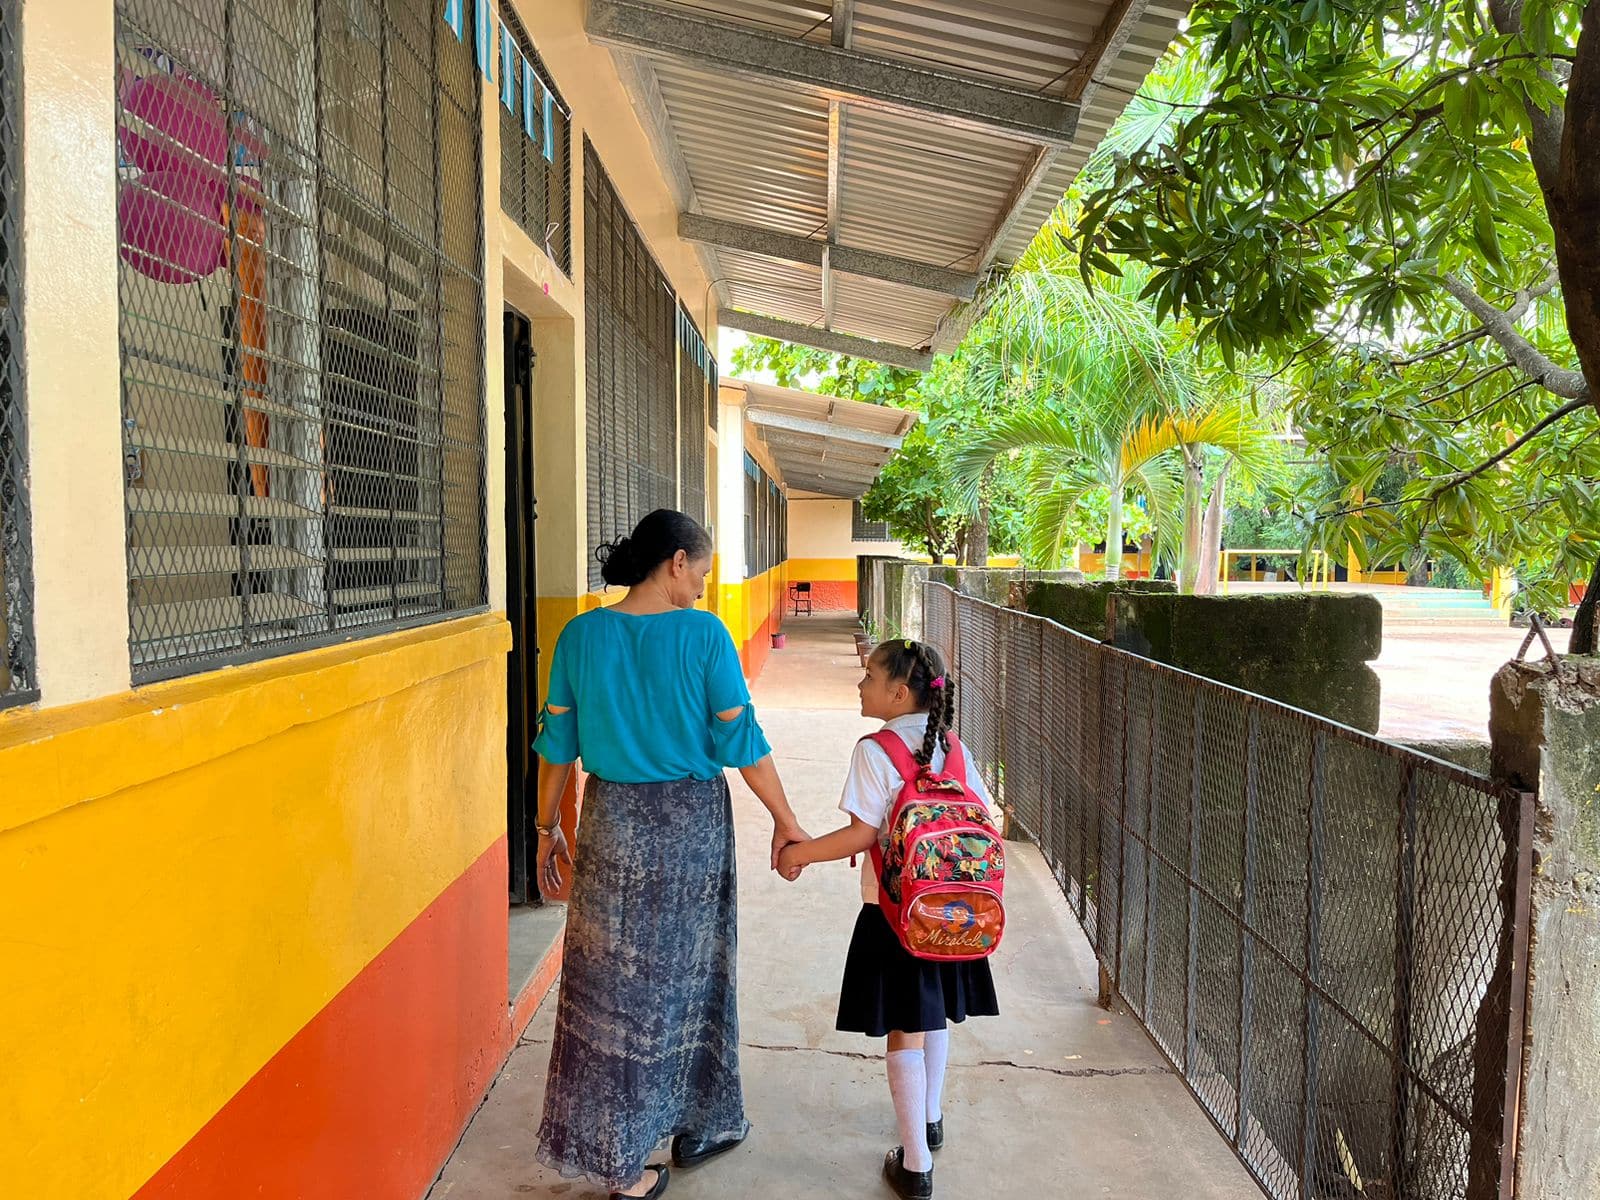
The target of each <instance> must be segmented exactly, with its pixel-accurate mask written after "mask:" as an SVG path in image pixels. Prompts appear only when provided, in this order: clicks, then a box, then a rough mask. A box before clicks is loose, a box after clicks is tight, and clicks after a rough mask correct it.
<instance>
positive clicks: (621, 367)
mask: <svg viewBox="0 0 1600 1200" xmlns="http://www.w3.org/2000/svg"><path fill="white" fill-rule="evenodd" d="M583 163H584V167H583V204H584V235H583V236H584V253H585V267H584V274H585V278H584V281H583V296H584V313H585V324H586V327H587V329H586V334H585V336H586V338H587V344H586V346H585V355H586V363H587V372H586V375H587V384H586V389H587V390H586V397H585V400H586V406H587V425H588V441H589V449H588V477H589V497H588V515H589V542H590V544H591V545H593V546H598V545H600V544H601V543H602V542H609V541H613V540H615V539H616V538H619V537H622V536H625V535H626V534H629V533H631V532H633V527H634V525H635V524H637V523H638V521H639V519H640V518H641V517H643V516H645V515H646V514H647V513H649V512H651V511H653V510H655V509H658V508H676V507H677V504H678V369H677V355H676V340H677V335H676V314H677V311H678V303H677V298H676V297H675V296H674V295H673V292H672V289H671V287H670V286H669V285H668V283H667V279H666V276H665V275H664V274H662V272H661V268H660V267H659V266H658V265H657V264H656V261H655V259H654V258H653V257H651V254H650V251H649V250H648V249H647V248H646V246H645V244H644V239H643V238H642V237H641V236H640V234H639V230H638V228H637V226H635V225H634V223H633V220H632V219H631V218H630V217H629V216H628V213H627V210H626V209H625V208H624V207H623V205H622V201H621V200H620V199H619V198H618V196H617V193H616V189H615V188H613V187H612V185H611V179H610V177H609V176H608V175H607V174H606V172H605V168H603V167H602V166H601V165H600V158H599V156H598V155H597V154H596V153H595V151H594V147H593V146H592V145H591V144H590V143H589V142H588V140H587V139H585V141H584V144H583ZM604 582H605V581H604V580H603V579H602V578H601V577H600V563H599V560H598V559H591V560H590V564H589V586H590V587H592V588H599V587H601V586H603V584H604Z"/></svg>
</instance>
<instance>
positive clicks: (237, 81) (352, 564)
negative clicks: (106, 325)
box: [116, 0, 486, 681]
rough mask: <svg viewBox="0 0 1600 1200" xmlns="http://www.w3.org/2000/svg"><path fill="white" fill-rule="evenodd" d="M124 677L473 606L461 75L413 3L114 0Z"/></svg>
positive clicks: (471, 285) (468, 98) (473, 458)
mask: <svg viewBox="0 0 1600 1200" xmlns="http://www.w3.org/2000/svg"><path fill="white" fill-rule="evenodd" d="M116 96H117V105H118V109H117V117H118V127H119V175H120V179H119V201H118V237H119V241H120V257H121V264H120V301H121V303H120V308H121V349H122V363H123V368H122V371H123V375H122V398H123V424H124V430H125V434H124V436H125V441H126V445H125V449H126V471H127V484H128V490H127V509H128V567H129V580H130V585H129V586H130V591H129V603H130V615H131V622H132V635H131V641H132V657H133V671H134V678H135V679H136V680H138V681H144V680H149V679H156V678H163V677H168V676H172V675H179V674H184V673H187V672H190V671H194V670H198V669H202V668H204V667H211V666H216V665H220V664H222V663H226V662H234V661H243V660H246V659H249V658H256V657H262V656H264V655H268V654H279V653H285V652H288V651H291V650H296V649H302V648H305V647H307V646H312V645H318V644H323V643H325V642H328V641H332V640H337V639H339V638H341V637H349V636H355V635H356V634H357V633H358V631H359V632H362V633H370V632H375V631H377V630H380V629H386V628H395V627H398V626H401V625H405V624H412V623H417V622H419V621H423V620H428V619H435V618H437V617H438V616H439V615H441V614H446V613H452V612H459V611H463V610H468V609H473V608H476V607H479V606H481V605H482V604H483V603H484V601H485V597H486V586H485V544H484V526H485V516H484V414H483V389H484V314H483V304H484V298H483V241H482V230H481V215H480V208H479V203H478V196H479V194H480V191H481V187H482V161H481V160H482V140H481V138H480V136H479V128H480V127H479V122H480V120H481V113H480V107H479V96H480V85H479V77H478V74H477V71H476V69H475V66H474V64H473V61H472V50H471V47H470V45H468V44H463V43H462V42H459V41H457V40H456V38H455V37H454V35H452V34H451V33H450V31H449V29H448V27H447V26H446V25H445V24H444V23H443V22H442V21H441V20H440V18H439V13H438V11H437V6H436V5H435V4H434V3H433V2H432V0H349V2H347V3H339V4H317V3H315V2H314V0H270V2H262V3H249V4H246V3H240V2H238V0H119V2H118V4H117V76H116Z"/></svg>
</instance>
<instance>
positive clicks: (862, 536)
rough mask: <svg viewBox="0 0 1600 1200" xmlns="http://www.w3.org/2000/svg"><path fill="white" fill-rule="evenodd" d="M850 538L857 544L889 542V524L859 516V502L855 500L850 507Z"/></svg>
mask: <svg viewBox="0 0 1600 1200" xmlns="http://www.w3.org/2000/svg"><path fill="white" fill-rule="evenodd" d="M850 537H851V539H852V540H854V541H857V542H887V541H889V540H891V539H890V537H889V523H888V522H887V521H869V520H867V519H866V517H864V516H862V515H861V501H859V500H857V501H856V502H855V503H854V504H852V505H851V506H850Z"/></svg>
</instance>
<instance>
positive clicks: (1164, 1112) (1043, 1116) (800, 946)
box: [430, 616, 1260, 1200]
mask: <svg viewBox="0 0 1600 1200" xmlns="http://www.w3.org/2000/svg"><path fill="white" fill-rule="evenodd" d="M850 625H851V618H849V617H847V616H829V617H816V618H796V619H791V620H789V621H788V622H787V623H786V625H785V631H786V632H787V634H788V647H787V648H786V649H784V650H782V651H777V652H775V653H774V654H773V655H772V658H771V659H770V660H769V662H768V665H767V668H766V670H765V672H764V673H763V674H762V676H761V678H760V680H759V681H758V682H757V683H756V686H755V689H754V691H755V699H756V704H757V707H758V709H759V710H760V712H761V715H762V721H763V724H764V725H765V727H766V729H767V732H768V735H769V736H770V738H771V740H772V742H773V745H774V747H775V748H776V751H777V755H778V760H779V767H780V770H781V772H782V774H783V778H784V781H785V784H786V785H787V787H788V789H789V793H790V797H791V799H792V800H793V802H794V806H795V809H796V811H797V812H798V813H799V814H800V816H801V818H802V819H803V820H805V821H806V822H808V825H807V828H809V829H810V830H811V831H812V832H815V833H820V832H825V831H826V830H828V829H830V828H832V827H833V826H834V824H835V822H836V820H837V816H838V814H837V812H836V811H835V807H834V806H835V804H836V802H837V798H838V790H839V785H840V783H841V781H842V780H843V777H844V771H845V765H846V763H847V761H848V758H849V752H850V748H851V746H852V744H853V743H854V741H855V740H856V739H857V738H858V737H860V736H861V735H862V734H863V733H866V732H869V731H870V729H871V727H872V726H871V723H870V722H868V721H865V720H863V719H862V718H861V717H860V716H858V715H857V713H856V698H855V691H854V687H855V682H856V680H857V678H858V677H859V667H858V664H857V662H856V659H855V656H854V653H853V649H852V646H851V641H850ZM733 778H734V780H735V789H736V793H735V807H736V810H737V812H738V817H739V859H740V861H739V867H740V872H741V893H740V900H741V912H740V918H741V919H740V964H739V967H740V999H741V1010H740V1011H741V1022H742V1026H743V1028H742V1040H743V1045H744V1053H743V1063H744V1082H745V1091H746V1101H747V1104H748V1106H749V1113H750V1119H751V1122H752V1124H753V1125H754V1132H753V1133H752V1135H751V1137H750V1139H749V1141H748V1142H747V1143H746V1144H745V1145H744V1146H742V1147H741V1148H740V1149H739V1150H737V1151H735V1152H734V1153H733V1154H731V1155H729V1156H728V1158H726V1159H724V1160H722V1161H721V1162H719V1163H716V1164H714V1165H708V1166H706V1167H703V1168H700V1169H698V1170H694V1171H683V1172H675V1173H674V1176H673V1181H672V1185H671V1191H670V1194H671V1195H673V1196H675V1197H680V1198H689V1197H702V1198H711V1197H717V1198H723V1197H728V1198H732V1197H750V1196H763V1195H771V1196H775V1197H776V1196H784V1197H795V1196H798V1197H824V1196H828V1197H832V1196H843V1195H858V1194H859V1195H876V1194H878V1193H879V1192H880V1191H881V1190H882V1189H883V1185H882V1183H881V1182H880V1181H879V1180H878V1179H877V1170H878V1164H879V1163H880V1162H881V1160H882V1155H883V1151H884V1150H885V1149H886V1148H887V1147H888V1146H889V1145H891V1144H892V1143H893V1141H894V1137H895V1132H894V1129H895V1126H894V1115H893V1111H892V1109H891V1108H890V1106H889V1098H888V1092H887V1088H886V1087H885V1085H884V1082H883V1065H882V1060H881V1046H879V1045H878V1044H876V1043H869V1042H867V1041H866V1040H865V1039H862V1038H859V1037H856V1036H854V1035H846V1034H840V1033H836V1032H835V1031H834V1029H833V1017H834V1005H835V1003H836V1000H837V983H838V977H839V970H840V967H841V966H842V963H843V959H844V950H845V946H846V944H847V942H848V940H849V932H850V926H851V922H852V921H853V919H854V914H855V910H856V906H857V905H858V903H859V901H858V900H857V899H856V897H857V891H856V887H855V880H854V875H853V873H852V872H851V871H850V869H849V868H848V867H847V866H846V865H845V864H842V863H832V864H825V865H822V866H818V867H813V868H812V869H811V870H809V871H808V872H807V873H806V875H804V876H803V877H802V878H801V879H800V881H799V882H798V883H796V884H794V885H788V884H785V883H784V882H783V881H782V880H780V879H779V878H777V876H775V875H773V874H771V873H770V872H769V871H767V870H766V862H765V844H766V838H767V827H766V820H765V817H764V814H762V812H761V810H760V807H759V806H758V805H757V804H756V803H755V801H754V799H753V798H752V797H751V796H750V795H749V793H748V792H745V791H744V789H743V786H742V784H740V783H739V782H738V781H737V777H736V776H734V777H733ZM1012 849H1013V857H1012V870H1011V873H1010V879H1009V888H1008V893H1007V900H1008V909H1009V912H1010V915H1011V921H1012V926H1011V932H1010V933H1009V935H1008V938H1007V941H1006V944H1005V945H1004V946H1003V947H1002V949H1001V951H1000V953H999V955H998V958H997V960H996V964H995V966H996V978H997V981H998V984H999V988H1000V997H1001V1007H1002V1011H1003V1013H1004V1015H1003V1016H1002V1017H1001V1018H999V1019H998V1020H975V1021H971V1022H968V1023H967V1024H966V1025H965V1026H963V1027H961V1028H960V1029H959V1030H958V1032H957V1033H956V1035H955V1036H954V1037H953V1038H952V1050H951V1067H950V1082H949V1084H948V1087H947V1092H946V1118H945V1119H946V1124H947V1126H948V1128H949V1130H950V1134H949V1137H950V1141H949V1144H948V1146H947V1148H946V1149H945V1150H943V1151H942V1152H941V1154H940V1156H939V1160H938V1164H937V1169H936V1170H937V1173H936V1180H937V1187H938V1193H937V1194H939V1195H941V1196H945V1197H956V1196H964V1195H974V1196H976V1195H1005V1196H1023V1195H1054V1194H1067V1195H1072V1196H1083V1197H1089V1196H1094V1197H1120V1198H1125V1200H1155V1198H1158V1197H1167V1196H1173V1195H1185V1196H1189V1197H1193V1198H1195V1200H1250V1198H1254V1197H1259V1196H1260V1192H1259V1190H1258V1189H1257V1188H1256V1186H1255V1184H1254V1183H1253V1182H1251V1180H1250V1179H1249V1177H1248V1176H1247V1175H1246V1174H1245V1172H1244V1170H1243V1168H1242V1167H1241V1166H1240V1165H1239V1163H1238V1162H1237V1160H1236V1159H1235V1158H1234V1156H1233V1154H1232V1153H1231V1152H1230V1151H1229V1149H1228V1147H1227V1145H1226V1143H1225V1142H1224V1141H1223V1140H1222V1139H1221V1138H1220V1137H1219V1136H1218V1135H1217V1134H1216V1132H1215V1131H1214V1130H1213V1128H1212V1127H1211V1125H1210V1123H1209V1122H1208V1121H1207V1119H1206V1118H1205V1116H1204V1115H1203V1114H1202V1112H1201V1111H1200V1109H1199V1108H1198V1106H1196V1104H1195V1103H1194V1101H1193V1100H1192V1099H1191V1097H1190V1095H1189V1093H1188V1092H1187V1091H1186V1090H1185V1088H1184V1085H1183V1083H1182V1081H1181V1080H1180V1079H1179V1078H1178V1077H1177V1076H1176V1075H1174V1074H1173V1073H1172V1072H1171V1070H1170V1069H1169V1068H1168V1067H1167V1065H1166V1064H1165V1063H1164V1062H1163V1061H1162V1060H1161V1058H1160V1057H1159V1056H1158V1055H1157V1053H1156V1051H1155V1050H1154V1048H1153V1047H1152V1046H1151V1045H1150V1043H1149V1041H1148V1040H1147V1039H1146V1037H1145V1035H1144V1034H1143V1032H1141V1030H1140V1029H1139V1027H1138V1025H1137V1024H1136V1023H1135V1022H1134V1021H1133V1020H1132V1019H1131V1018H1128V1017H1126V1016H1123V1015H1121V1014H1117V1013H1108V1012H1105V1011H1104V1010H1102V1009H1101V1008H1099V1007H1098V1005H1097V1004H1096V999H1095V998H1096V971H1095V962H1094V958H1093V956H1092V954H1091V953H1090V950H1089V948H1088V946H1087V944H1086V943H1085V941H1084V938H1083V935H1082V931H1081V930H1080V928H1079V927H1078V925H1077V923H1076V921H1075V920H1074V919H1073V917H1072V914H1071V913H1070V911H1069V910H1068V908H1067V906H1066V904H1065V902H1064V901H1063V900H1062V898H1061V895H1060V892H1059V890H1058V889H1057V887H1056V884H1055V882H1054V880H1053V879H1052V878H1051V876H1050V873H1049V870H1048V869H1047V868H1046V866H1045V863H1044V860H1043V859H1042V858H1041V856H1040V855H1039V852H1038V851H1037V850H1036V849H1035V848H1034V847H1033V846H1031V845H1026V844H1023V843H1014V844H1013V847H1012ZM554 1010H555V993H554V992H552V993H551V995H550V997H549V998H548V999H547V1000H546V1002H545V1004H544V1006H543V1007H542V1008H541V1009H540V1011H539V1012H538V1014H537V1016H535V1018H534V1020H533V1022H532V1023H531V1024H530V1025H529V1027H528V1029H527V1030H526V1032H525V1033H524V1034H523V1036H522V1039H521V1041H520V1043H519V1045H518V1047H517V1049H516V1050H515V1052H514V1053H513V1054H512V1056H511V1058H510V1060H509V1062H508V1063H507V1064H506V1066H505V1069H504V1070H503V1071H502V1072H501V1074H500V1076H499V1078H498V1080H497V1081H496V1082H495V1084H494V1086H493V1088H492V1089H491V1091H490V1093H489V1096H488V1099H487V1100H486V1101H485V1103H484V1105H483V1107H482V1108H481V1109H480V1110H479V1112H478V1114H477V1116H476V1118H475V1119H474V1121H473V1122H472V1125H471V1126H470V1128H469V1129H468V1130H467V1133H466V1136H465V1138H464V1139H463V1141H462V1143H461V1145H460V1146H459V1147H458V1149H457V1151H456V1153H455V1154H454V1156H453V1157H452V1158H451V1159H450V1161H449V1163H448V1164H447V1165H446V1167H445V1169H444V1172H443V1174H442V1175H441V1177H440V1179H439V1182H438V1183H437V1184H436V1185H435V1186H434V1188H433V1191H432V1192H431V1194H430V1196H431V1200H447V1198H448V1200H500V1198H501V1197H505V1198H511V1197H523V1196H532V1197H555V1196H579V1195H583V1196H587V1195H591V1194H593V1195H599V1193H598V1192H594V1191H593V1189H588V1188H587V1187H586V1185H583V1184H579V1183H573V1182H570V1181H563V1180H561V1179H559V1178H557V1177H556V1176H555V1175H554V1174H553V1173H552V1172H550V1171H548V1170H546V1169H545V1168H543V1167H541V1166H540V1165H539V1164H538V1163H537V1162H536V1161H535V1159H534V1132H535V1127H536V1125H537V1121H538V1114H539V1108H540V1103H541V1100H542V1096H543V1092H544V1081H545V1065H546V1060H547V1058H548V1056H549V1039H550V1034H551V1029H552V1026H553V1022H554ZM980 1139H981V1141H980ZM663 1157H664V1156H663ZM884 1194H887V1192H886V1191H885V1192H884Z"/></svg>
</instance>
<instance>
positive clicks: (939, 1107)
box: [922, 1027, 950, 1121]
mask: <svg viewBox="0 0 1600 1200" xmlns="http://www.w3.org/2000/svg"><path fill="white" fill-rule="evenodd" d="M922 1056H923V1059H924V1062H925V1065H926V1069H927V1073H928V1120H929V1121H937V1120H939V1119H940V1118H941V1117H943V1116H944V1069H945V1065H946V1064H947V1063H948V1062H949V1061H950V1030H949V1028H948V1027H946V1028H944V1029H935V1030H933V1031H932V1032H930V1033H925V1034H923V1035H922Z"/></svg>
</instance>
